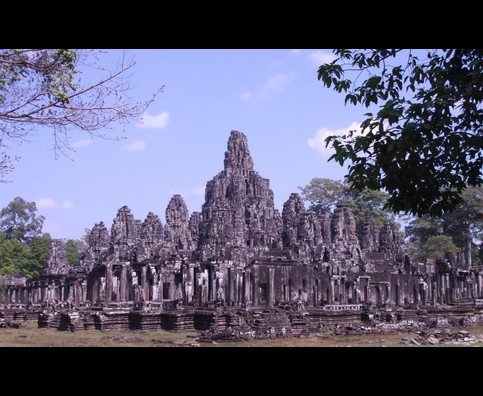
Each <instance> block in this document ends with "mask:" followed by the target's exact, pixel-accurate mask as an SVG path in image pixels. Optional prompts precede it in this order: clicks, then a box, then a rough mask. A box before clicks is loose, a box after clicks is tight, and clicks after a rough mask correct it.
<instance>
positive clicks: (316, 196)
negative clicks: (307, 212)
mask: <svg viewBox="0 0 483 396" xmlns="http://www.w3.org/2000/svg"><path fill="white" fill-rule="evenodd" d="M298 188H299V190H300V195H301V197H302V199H303V200H304V201H306V202H308V203H309V208H310V209H311V210H313V211H314V212H316V213H317V214H329V213H330V212H331V211H332V210H333V209H334V207H335V204H336V203H337V202H339V201H340V200H342V199H344V198H346V197H347V186H345V185H344V183H343V182H341V181H339V180H332V179H326V178H319V177H315V178H313V179H312V180H311V181H310V183H309V184H307V185H306V186H304V187H300V186H299V187H298Z"/></svg>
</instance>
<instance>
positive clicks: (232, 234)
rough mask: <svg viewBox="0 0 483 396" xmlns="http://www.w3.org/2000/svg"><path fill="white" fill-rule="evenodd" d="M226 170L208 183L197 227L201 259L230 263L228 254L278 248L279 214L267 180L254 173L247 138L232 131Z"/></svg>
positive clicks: (227, 152) (228, 145)
mask: <svg viewBox="0 0 483 396" xmlns="http://www.w3.org/2000/svg"><path fill="white" fill-rule="evenodd" d="M227 148H228V150H227V151H226V152H225V169H224V170H223V171H222V172H220V173H218V175H216V176H215V177H214V178H213V179H212V180H210V181H208V183H207V184H206V190H205V203H204V204H203V206H202V219H201V222H200V224H199V233H200V234H199V235H200V240H199V241H200V248H201V249H202V250H203V257H205V258H208V257H210V258H211V259H213V258H223V259H230V257H231V254H230V250H232V249H235V250H240V249H242V250H244V251H246V250H247V249H248V250H253V248H255V250H258V251H259V250H264V249H268V248H270V247H272V246H275V245H277V243H278V242H279V239H280V233H281V217H280V213H279V212H278V211H277V210H275V208H274V202H273V191H272V190H271V189H270V182H269V180H268V179H265V178H263V177H261V176H260V175H259V174H258V172H256V171H255V170H254V169H253V160H252V158H251V155H250V151H249V150H248V142H247V138H246V136H245V135H244V134H243V133H241V132H238V131H231V134H230V137H229V139H228V144H227Z"/></svg>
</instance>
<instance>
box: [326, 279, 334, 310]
mask: <svg viewBox="0 0 483 396" xmlns="http://www.w3.org/2000/svg"><path fill="white" fill-rule="evenodd" d="M334 282H335V279H333V278H331V279H330V281H329V295H328V296H327V300H328V303H329V304H333V303H334Z"/></svg>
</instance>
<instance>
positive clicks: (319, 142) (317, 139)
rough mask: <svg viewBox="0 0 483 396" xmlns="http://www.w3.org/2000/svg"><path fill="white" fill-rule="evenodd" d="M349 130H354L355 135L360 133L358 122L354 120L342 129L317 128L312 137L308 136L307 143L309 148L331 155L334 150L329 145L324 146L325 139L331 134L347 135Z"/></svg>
mask: <svg viewBox="0 0 483 396" xmlns="http://www.w3.org/2000/svg"><path fill="white" fill-rule="evenodd" d="M349 131H356V133H355V135H360V134H361V128H360V123H359V122H355V121H354V122H353V123H352V124H350V125H349V126H348V127H347V128H343V129H335V130H334V129H329V128H320V129H317V132H316V133H315V136H314V137H312V138H309V139H308V140H307V144H308V145H309V147H310V148H313V149H314V150H317V151H318V152H319V153H321V154H323V155H332V154H333V153H334V150H333V149H332V148H331V147H330V145H329V146H328V147H325V139H326V138H327V137H328V136H331V135H338V136H342V135H347V134H349Z"/></svg>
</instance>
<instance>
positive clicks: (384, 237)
mask: <svg viewBox="0 0 483 396" xmlns="http://www.w3.org/2000/svg"><path fill="white" fill-rule="evenodd" d="M401 242H402V241H401V235H400V232H399V228H398V227H397V225H396V224H394V223H386V224H384V227H383V228H382V230H381V231H380V234H379V251H380V252H381V253H384V254H385V256H386V257H387V258H395V257H396V255H397V253H398V251H399V248H400V246H401Z"/></svg>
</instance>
